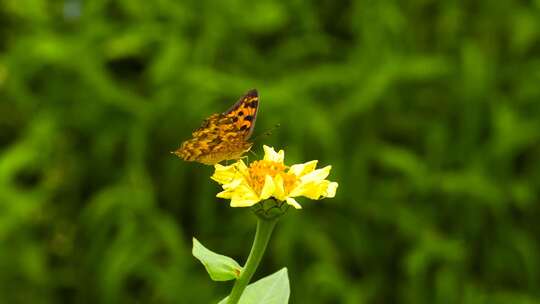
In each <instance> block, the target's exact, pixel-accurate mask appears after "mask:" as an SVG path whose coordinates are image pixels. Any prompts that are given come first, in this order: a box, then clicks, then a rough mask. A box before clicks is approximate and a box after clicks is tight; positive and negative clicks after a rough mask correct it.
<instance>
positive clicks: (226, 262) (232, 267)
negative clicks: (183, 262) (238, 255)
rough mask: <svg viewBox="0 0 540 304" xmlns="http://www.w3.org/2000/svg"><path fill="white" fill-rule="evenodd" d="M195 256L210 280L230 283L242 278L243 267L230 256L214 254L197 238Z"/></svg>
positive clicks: (194, 245)
mask: <svg viewBox="0 0 540 304" xmlns="http://www.w3.org/2000/svg"><path fill="white" fill-rule="evenodd" d="M192 253H193V256H194V257H196V258H197V259H198V260H199V261H201V263H202V264H203V265H204V267H205V268H206V271H208V274H209V275H210V278H211V279H212V280H214V281H229V280H234V279H237V278H238V277H239V276H240V272H241V271H242V267H241V266H240V265H238V263H237V262H236V261H235V260H233V259H231V258H230V257H228V256H224V255H221V254H217V253H215V252H212V251H211V250H209V249H208V248H206V247H204V246H203V245H202V244H201V243H200V242H199V241H197V239H196V238H193V250H192Z"/></svg>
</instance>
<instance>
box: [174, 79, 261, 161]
mask: <svg viewBox="0 0 540 304" xmlns="http://www.w3.org/2000/svg"><path fill="white" fill-rule="evenodd" d="M258 109H259V96H258V94H257V90H254V89H253V90H249V91H248V92H247V93H246V95H244V96H243V97H242V98H240V100H238V101H237V102H236V103H235V104H234V105H233V106H232V107H231V108H230V109H229V110H227V111H226V112H224V113H221V114H212V115H210V117H208V118H207V119H206V120H205V121H204V122H203V124H202V126H201V127H200V128H198V129H197V130H195V131H194V132H193V133H192V134H191V136H192V137H193V138H191V139H189V140H186V141H184V142H183V143H182V145H181V146H180V148H178V149H177V150H176V151H174V152H172V153H174V154H176V155H177V156H178V157H180V158H182V159H183V160H186V161H196V162H199V163H203V164H205V165H213V164H216V163H219V162H221V161H223V160H229V159H238V158H240V157H242V155H243V154H244V153H246V152H247V151H249V149H251V146H252V145H253V143H251V142H248V139H249V137H250V136H251V134H252V133H253V128H254V127H255V120H256V119H257V110H258Z"/></svg>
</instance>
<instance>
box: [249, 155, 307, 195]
mask: <svg viewBox="0 0 540 304" xmlns="http://www.w3.org/2000/svg"><path fill="white" fill-rule="evenodd" d="M286 169H287V166H285V165H284V164H282V163H279V162H275V161H269V160H257V161H254V162H252V163H251V164H250V165H249V169H248V170H249V180H248V181H249V184H250V186H251V187H252V188H253V189H254V190H255V191H256V192H257V193H258V194H261V191H262V188H263V186H264V182H265V180H266V176H267V175H269V176H271V177H272V178H274V177H276V176H277V175H281V178H282V179H283V188H284V190H285V193H289V192H290V191H291V190H292V189H293V188H294V185H295V184H296V182H297V180H298V178H297V177H296V175H294V174H292V173H287V172H285V170H286Z"/></svg>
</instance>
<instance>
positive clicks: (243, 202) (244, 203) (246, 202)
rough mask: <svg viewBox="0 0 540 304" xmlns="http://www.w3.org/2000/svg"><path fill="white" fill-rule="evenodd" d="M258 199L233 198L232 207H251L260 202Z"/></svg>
mask: <svg viewBox="0 0 540 304" xmlns="http://www.w3.org/2000/svg"><path fill="white" fill-rule="evenodd" d="M258 202H259V201H258V200H257V199H244V198H236V199H235V198H233V199H231V204H230V206H231V207H251V206H253V205H255V204H256V203H258Z"/></svg>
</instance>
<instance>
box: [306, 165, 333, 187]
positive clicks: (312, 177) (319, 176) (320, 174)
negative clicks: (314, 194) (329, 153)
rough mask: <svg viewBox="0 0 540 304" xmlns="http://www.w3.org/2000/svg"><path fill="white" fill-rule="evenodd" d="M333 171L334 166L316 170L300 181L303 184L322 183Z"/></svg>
mask: <svg viewBox="0 0 540 304" xmlns="http://www.w3.org/2000/svg"><path fill="white" fill-rule="evenodd" d="M331 169H332V166H326V167H324V168H321V169H317V170H314V171H312V172H310V173H308V174H306V175H304V176H302V177H300V181H301V182H303V183H307V182H318V181H322V180H324V179H325V178H327V177H328V175H329V174H330V170H331Z"/></svg>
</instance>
